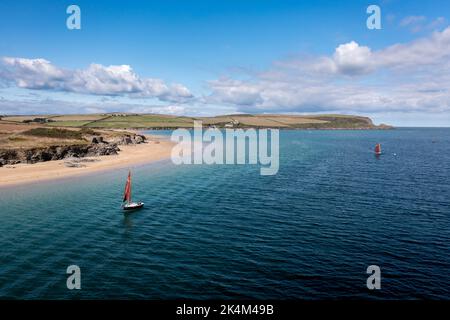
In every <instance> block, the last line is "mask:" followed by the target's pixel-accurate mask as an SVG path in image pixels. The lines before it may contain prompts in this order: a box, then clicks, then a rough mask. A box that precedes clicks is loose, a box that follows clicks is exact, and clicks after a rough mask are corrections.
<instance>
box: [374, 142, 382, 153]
mask: <svg viewBox="0 0 450 320" xmlns="http://www.w3.org/2000/svg"><path fill="white" fill-rule="evenodd" d="M375 154H381V144H379V143H377V144H376V146H375Z"/></svg>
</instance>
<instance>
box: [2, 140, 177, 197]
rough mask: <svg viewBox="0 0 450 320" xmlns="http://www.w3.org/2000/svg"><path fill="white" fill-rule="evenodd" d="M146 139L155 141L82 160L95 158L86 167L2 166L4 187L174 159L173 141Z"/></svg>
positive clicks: (61, 164) (54, 164) (55, 163)
mask: <svg viewBox="0 0 450 320" xmlns="http://www.w3.org/2000/svg"><path fill="white" fill-rule="evenodd" d="M146 136H147V138H151V140H150V139H149V142H147V143H143V144H137V145H122V146H120V152H119V154H118V155H107V156H98V157H88V158H81V159H94V161H92V162H82V164H83V166H82V167H76V168H73V167H67V166H65V164H64V163H65V161H67V159H66V160H55V161H45V162H38V163H34V164H25V163H20V164H16V165H10V166H5V167H0V188H2V187H12V186H18V185H24V184H29V183H35V182H40V181H49V180H56V179H61V178H68V177H74V176H81V175H85V174H90V173H96V172H99V171H105V170H112V169H118V168H124V167H128V166H133V165H141V164H146V163H152V162H156V161H160V160H164V159H168V158H170V155H171V151H172V146H173V143H172V142H171V141H169V140H166V139H158V138H155V136H151V137H150V136H148V135H146Z"/></svg>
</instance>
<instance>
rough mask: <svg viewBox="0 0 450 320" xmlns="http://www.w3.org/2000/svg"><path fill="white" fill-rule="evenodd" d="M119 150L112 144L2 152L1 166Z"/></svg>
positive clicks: (105, 153)
mask: <svg viewBox="0 0 450 320" xmlns="http://www.w3.org/2000/svg"><path fill="white" fill-rule="evenodd" d="M119 150H120V149H119V147H118V146H117V144H112V143H111V144H88V145H70V146H51V147H45V148H32V149H11V150H0V166H3V165H7V164H17V163H36V162H42V161H51V160H62V159H66V158H82V157H95V156H105V155H114V154H117V153H118V151H119Z"/></svg>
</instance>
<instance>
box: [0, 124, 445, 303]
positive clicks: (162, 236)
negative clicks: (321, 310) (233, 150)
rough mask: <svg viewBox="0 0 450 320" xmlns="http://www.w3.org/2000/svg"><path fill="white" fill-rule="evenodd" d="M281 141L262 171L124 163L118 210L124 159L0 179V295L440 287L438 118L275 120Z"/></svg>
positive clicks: (272, 293)
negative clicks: (77, 278)
mask: <svg viewBox="0 0 450 320" xmlns="http://www.w3.org/2000/svg"><path fill="white" fill-rule="evenodd" d="M377 142H381V143H382V144H383V149H384V152H385V154H384V155H383V156H382V157H381V158H379V159H377V158H376V157H374V155H373V152H372V149H373V146H374V145H375V143H377ZM280 144H281V145H280V170H279V173H278V174H277V175H275V176H260V175H259V167H258V166H242V165H241V166H239V165H236V166H229V165H225V166H207V165H201V166H198V165H196V166H174V165H172V164H171V163H170V162H169V161H162V162H159V163H156V164H150V165H145V166H139V167H136V168H134V194H135V195H136V200H143V201H145V202H146V207H145V208H144V209H143V210H142V211H139V212H136V213H134V214H132V215H128V216H124V215H123V214H122V211H121V210H120V200H121V196H122V191H123V185H124V181H125V178H126V174H127V169H122V170H115V171H112V172H105V173H100V174H96V175H95V176H90V177H78V178H72V179H67V180H60V181H53V182H48V183H39V184H33V185H29V186H20V187H14V188H8V189H0V244H1V249H0V297H1V298H25V299H39V298H49V299H79V298H82V299H90V298H93V299H102V298H120V299H132V298H146V299H165V298H199V299H200V298H304V299H323V298H329V299H340V298H365V299H423V298H431V299H448V298H449V297H450V258H449V252H450V241H449V240H450V183H449V182H450V129H398V130H392V131H282V132H281V136H280ZM138 198H139V199H138ZM72 264H76V265H78V266H80V268H81V273H82V276H81V277H82V279H81V282H82V289H81V290H79V291H77V290H73V291H69V290H68V289H67V288H66V276H67V275H66V273H65V271H66V268H67V266H68V265H72ZM371 264H376V265H379V266H380V267H381V272H382V289H381V290H379V291H376V292H374V291H369V290H368V289H367V288H366V277H367V275H366V273H365V271H366V268H367V266H368V265H371Z"/></svg>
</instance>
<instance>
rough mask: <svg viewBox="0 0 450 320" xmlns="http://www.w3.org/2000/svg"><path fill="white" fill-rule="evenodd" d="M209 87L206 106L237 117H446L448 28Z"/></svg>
mask: <svg viewBox="0 0 450 320" xmlns="http://www.w3.org/2000/svg"><path fill="white" fill-rule="evenodd" d="M209 85H210V87H211V91H212V93H211V95H210V96H207V97H205V100H206V101H211V102H214V103H220V102H222V103H224V104H237V105H238V109H239V111H243V112H311V111H337V112H348V111H353V112H382V111H405V112H408V111H410V112H412V111H414V112H418V111H429V112H449V111H450V92H449V90H450V27H449V28H447V29H445V30H443V31H442V32H434V33H432V34H431V35H430V36H428V37H426V38H422V39H419V40H416V41H413V42H410V43H405V44H395V45H392V46H389V47H387V48H384V49H381V50H376V51H374V50H371V49H370V48H369V47H367V46H361V45H359V44H358V43H356V42H355V41H352V42H349V43H345V44H342V45H340V46H338V47H337V48H336V50H335V52H334V53H333V54H332V55H331V56H324V57H307V58H301V59H296V60H286V61H278V62H275V63H274V65H273V67H272V68H270V69H269V70H266V71H264V72H260V73H258V74H253V75H252V77H251V79H250V80H247V81H242V80H239V81H238V80H233V79H231V78H230V77H228V78H222V79H219V80H215V81H210V82H209Z"/></svg>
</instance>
